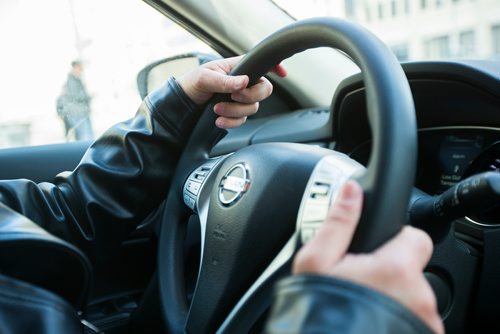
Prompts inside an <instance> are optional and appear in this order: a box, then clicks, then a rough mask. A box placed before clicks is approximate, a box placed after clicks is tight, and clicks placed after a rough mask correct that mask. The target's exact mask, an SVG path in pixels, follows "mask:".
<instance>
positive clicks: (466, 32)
mask: <svg viewBox="0 0 500 334" xmlns="http://www.w3.org/2000/svg"><path fill="white" fill-rule="evenodd" d="M345 17H346V18H348V19H351V20H354V21H356V22H358V23H360V24H361V25H363V26H365V27H366V28H368V29H369V30H371V31H372V32H374V33H375V34H376V35H378V36H379V37H380V38H381V39H382V40H383V41H384V42H386V43H387V44H388V45H389V47H390V48H391V49H392V50H393V51H394V53H395V54H396V56H397V57H398V59H399V60H409V59H442V58H456V59H462V58H467V59H488V58H500V0H345Z"/></svg>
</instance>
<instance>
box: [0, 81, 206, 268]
mask: <svg viewBox="0 0 500 334" xmlns="http://www.w3.org/2000/svg"><path fill="white" fill-rule="evenodd" d="M198 114H199V108H198V107H197V106H196V105H195V104H194V103H193V102H192V101H191V100H190V99H189V98H188V97H187V95H186V94H185V93H184V92H183V91H182V89H181V88H180V86H179V85H178V84H177V83H176V82H175V80H173V79H169V80H168V81H167V82H166V84H165V85H164V86H163V87H162V88H160V89H159V90H157V91H155V92H153V93H151V94H150V95H149V96H148V97H146V99H145V100H144V101H143V103H142V104H141V106H140V107H139V110H138V111H137V114H136V115H135V117H134V118H132V119H131V120H128V121H126V122H123V123H119V124H117V125H115V126H113V127H111V128H110V129H109V130H108V131H107V132H106V133H104V134H103V135H102V136H101V137H100V138H99V139H97V140H96V141H95V142H94V143H93V144H92V145H91V146H90V148H89V149H88V150H87V152H86V153H85V155H84V157H83V158H82V160H81V162H80V163H79V165H78V166H77V167H76V169H75V170H73V171H72V172H64V173H61V174H59V175H57V176H56V178H55V180H54V183H39V184H36V183H34V182H31V181H29V180H24V179H22V180H5V181H0V203H3V204H5V205H7V206H9V207H10V208H11V209H13V210H15V211H17V212H18V213H20V214H23V215H25V216H26V217H28V218H29V219H31V220H32V221H34V222H35V223H37V224H38V225H40V226H41V227H42V228H44V229H45V230H47V231H48V232H50V233H52V234H53V235H55V236H58V237H60V238H62V239H64V240H66V241H69V242H70V243H72V244H74V245H76V246H77V247H79V248H80V249H81V250H83V251H84V252H85V253H86V254H87V255H88V256H89V257H90V259H91V260H92V261H96V260H98V259H100V258H102V257H103V256H105V255H106V254H109V252H110V251H112V250H113V249H117V248H118V245H119V244H120V243H121V242H122V241H123V240H124V239H125V238H126V237H127V236H128V235H129V234H130V232H131V231H133V230H134V229H135V227H136V226H137V225H138V224H139V223H140V222H141V221H142V220H143V219H144V218H145V217H146V216H147V215H148V214H149V213H150V212H152V210H154V209H155V208H156V207H158V205H159V204H160V203H161V201H162V200H163V199H164V197H165V196H166V194H167V190H168V187H169V184H170V180H171V177H172V173H173V171H174V169H175V166H176V163H177V160H178V158H179V155H180V153H181V150H182V148H183V145H184V143H185V141H186V140H187V136H188V135H189V130H190V128H192V126H193V124H194V121H195V120H196V118H197V116H198Z"/></svg>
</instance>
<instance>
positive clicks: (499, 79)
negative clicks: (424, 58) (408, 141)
mask: <svg viewBox="0 0 500 334" xmlns="http://www.w3.org/2000/svg"><path fill="white" fill-rule="evenodd" d="M496 66H498V64H496V65H494V63H493V62H491V63H490V62H472V63H470V62H469V63H467V62H451V63H450V62H421V63H408V64H403V69H404V70H405V73H406V75H407V77H408V80H409V83H410V87H411V89H412V93H413V98H414V101H415V111H416V117H417V126H418V148H419V150H418V166H417V175H416V178H415V186H416V187H417V188H418V189H420V190H422V191H424V192H426V193H427V194H429V195H439V194H441V193H443V192H445V191H446V190H448V189H449V188H450V187H452V186H454V185H455V184H457V183H458V182H459V181H461V180H463V179H465V178H467V177H469V176H471V175H474V174H478V173H482V172H486V171H492V172H500V69H499V68H498V67H496ZM364 95H365V94H364V88H363V84H362V81H361V78H360V77H354V78H350V79H349V80H347V81H345V82H344V83H343V87H341V88H340V89H339V91H338V92H337V96H336V97H335V99H334V101H335V104H334V106H333V127H334V130H333V133H334V135H335V142H336V146H335V149H337V150H339V151H341V152H343V153H346V154H348V155H349V156H351V157H352V158H353V159H355V160H357V161H358V162H360V163H362V164H364V165H367V164H368V163H369V157H370V152H371V130H370V127H369V125H368V116H367V113H366V107H367V106H366V100H365V96H364ZM468 220H469V222H473V223H478V225H482V226H491V225H499V226H500V209H499V208H493V209H490V210H488V211H487V212H481V213H477V214H475V215H474V216H471V217H468Z"/></svg>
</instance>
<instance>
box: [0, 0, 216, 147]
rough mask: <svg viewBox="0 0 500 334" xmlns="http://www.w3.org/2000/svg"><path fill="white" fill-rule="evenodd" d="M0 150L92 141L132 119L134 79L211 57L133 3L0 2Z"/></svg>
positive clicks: (149, 10) (206, 50) (84, 0)
mask: <svg viewBox="0 0 500 334" xmlns="http://www.w3.org/2000/svg"><path fill="white" fill-rule="evenodd" d="M0 42H1V45H2V57H1V58H0V59H1V61H0V73H1V74H2V75H1V76H0V92H1V93H0V96H1V97H2V107H1V110H0V147H12V146H20V145H38V144H47V143H57V142H64V141H69V140H85V139H90V138H93V137H95V136H97V135H99V134H100V133H102V132H103V131H104V130H105V129H107V128H108V127H109V126H111V125H112V124H114V123H116V122H118V121H121V120H125V119H128V118H130V117H132V116H133V115H134V113H135V111H136V110H137V107H138V106H139V104H140V96H139V93H138V89H137V83H136V76H137V74H138V72H139V71H140V70H141V69H142V68H143V67H145V66H146V65H148V64H150V63H152V62H154V61H157V60H159V59H162V58H166V57H171V56H175V55H179V54H182V53H187V52H203V53H214V51H212V50H211V49H210V48H209V47H208V46H207V45H205V44H204V43H202V42H200V41H199V40H197V39H196V38H194V37H193V36H192V35H190V34H189V33H188V32H186V31H185V30H183V29H181V28H180V27H178V26H177V25H175V24H174V23H173V22H171V21H169V20H168V19H166V18H165V17H164V16H162V15H161V14H160V13H158V12H157V11H156V10H154V9H153V8H151V7H150V6H148V5H147V4H145V3H143V2H142V1H137V0H106V1H101V0H51V1H36V0H33V1H30V0H16V1H0Z"/></svg>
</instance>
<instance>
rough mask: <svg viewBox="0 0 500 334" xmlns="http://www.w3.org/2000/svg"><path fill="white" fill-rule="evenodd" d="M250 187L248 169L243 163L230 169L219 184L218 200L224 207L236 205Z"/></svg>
mask: <svg viewBox="0 0 500 334" xmlns="http://www.w3.org/2000/svg"><path fill="white" fill-rule="evenodd" d="M249 187H250V179H249V175H248V169H247V168H246V166H245V165H244V164H243V163H239V164H236V165H234V166H233V167H231V168H230V169H229V170H228V171H227V173H226V174H225V175H224V177H223V178H222V180H221V181H220V183H219V200H220V201H221V202H222V204H224V205H232V204H234V203H236V202H237V201H238V200H239V199H240V197H241V196H242V195H243V194H244V193H245V192H246V191H247V190H248V188H249Z"/></svg>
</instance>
